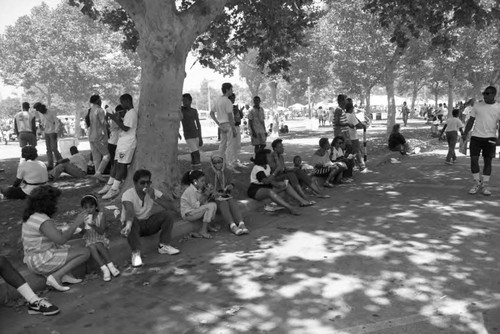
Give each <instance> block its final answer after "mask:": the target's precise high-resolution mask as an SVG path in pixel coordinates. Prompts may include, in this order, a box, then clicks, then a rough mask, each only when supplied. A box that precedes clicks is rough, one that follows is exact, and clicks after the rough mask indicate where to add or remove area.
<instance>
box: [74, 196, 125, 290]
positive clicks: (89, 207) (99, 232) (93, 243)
mask: <svg viewBox="0 0 500 334" xmlns="http://www.w3.org/2000/svg"><path fill="white" fill-rule="evenodd" d="M80 205H81V207H82V208H83V209H84V210H85V212H86V213H87V217H86V218H85V234H84V235H83V240H85V246H86V247H88V248H89V249H90V254H91V255H92V257H93V258H94V260H95V261H96V262H97V263H98V264H99V267H100V268H101V271H102V279H103V280H104V282H109V281H110V280H111V275H113V276H114V277H116V276H118V275H120V271H119V270H118V269H116V267H115V265H114V264H113V261H111V254H110V253H109V249H108V246H109V240H108V238H106V235H105V231H106V216H105V215H104V213H102V212H99V208H98V204H97V197H95V196H94V195H85V196H83V197H82V200H81V201H80Z"/></svg>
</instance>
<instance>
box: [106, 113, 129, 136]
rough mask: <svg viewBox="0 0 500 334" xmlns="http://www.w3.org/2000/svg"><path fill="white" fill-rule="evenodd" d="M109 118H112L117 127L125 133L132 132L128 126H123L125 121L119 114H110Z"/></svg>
mask: <svg viewBox="0 0 500 334" xmlns="http://www.w3.org/2000/svg"><path fill="white" fill-rule="evenodd" d="M108 116H109V118H111V119H112V120H113V122H115V123H116V125H118V126H119V127H120V129H122V130H123V131H125V132H127V131H128V130H130V127H128V126H126V125H125V124H123V121H122V119H121V118H120V117H119V116H118V114H110V113H108Z"/></svg>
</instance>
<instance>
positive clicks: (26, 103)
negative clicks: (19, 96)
mask: <svg viewBox="0 0 500 334" xmlns="http://www.w3.org/2000/svg"><path fill="white" fill-rule="evenodd" d="M29 109H30V104H29V103H28V102H23V110H29Z"/></svg>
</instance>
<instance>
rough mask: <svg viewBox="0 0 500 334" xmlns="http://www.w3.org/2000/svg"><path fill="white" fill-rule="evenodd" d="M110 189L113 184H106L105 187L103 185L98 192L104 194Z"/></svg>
mask: <svg viewBox="0 0 500 334" xmlns="http://www.w3.org/2000/svg"><path fill="white" fill-rule="evenodd" d="M109 189H111V184H105V185H104V187H102V188H101V190H99V191H98V192H97V194H98V195H104V194H105V193H107V192H108V191H109Z"/></svg>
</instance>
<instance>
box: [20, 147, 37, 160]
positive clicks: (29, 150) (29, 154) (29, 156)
mask: <svg viewBox="0 0 500 334" xmlns="http://www.w3.org/2000/svg"><path fill="white" fill-rule="evenodd" d="M21 157H22V158H23V159H26V160H35V159H36V158H38V151H37V150H36V148H35V147H34V146H24V147H23V149H22V150H21Z"/></svg>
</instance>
